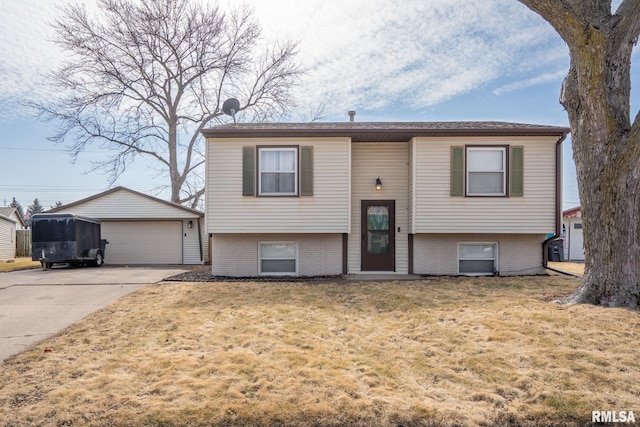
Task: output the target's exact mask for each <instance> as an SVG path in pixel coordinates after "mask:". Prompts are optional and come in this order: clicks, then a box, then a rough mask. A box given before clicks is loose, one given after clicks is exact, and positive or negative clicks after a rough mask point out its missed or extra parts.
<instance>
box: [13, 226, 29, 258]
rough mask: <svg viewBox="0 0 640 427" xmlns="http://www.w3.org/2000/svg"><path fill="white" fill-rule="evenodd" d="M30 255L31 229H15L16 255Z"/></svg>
mask: <svg viewBox="0 0 640 427" xmlns="http://www.w3.org/2000/svg"><path fill="white" fill-rule="evenodd" d="M30 256H31V230H16V257H30Z"/></svg>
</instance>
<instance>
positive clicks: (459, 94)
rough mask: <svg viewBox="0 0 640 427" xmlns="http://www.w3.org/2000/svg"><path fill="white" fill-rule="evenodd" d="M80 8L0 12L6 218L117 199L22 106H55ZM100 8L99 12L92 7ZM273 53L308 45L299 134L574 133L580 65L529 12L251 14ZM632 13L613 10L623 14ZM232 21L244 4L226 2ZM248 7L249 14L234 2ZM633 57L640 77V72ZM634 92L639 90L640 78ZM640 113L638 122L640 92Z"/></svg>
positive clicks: (423, 7) (505, 4) (139, 186)
mask: <svg viewBox="0 0 640 427" xmlns="http://www.w3.org/2000/svg"><path fill="white" fill-rule="evenodd" d="M66 2H67V0H53V1H47V2H43V1H41V0H23V1H21V2H17V1H14V0H0V8H2V10H3V13H2V15H0V28H1V30H0V206H1V205H4V202H5V201H6V203H10V202H11V199H12V198H13V197H16V199H17V200H18V201H19V202H20V203H21V204H22V205H23V206H24V207H25V208H26V207H27V206H28V205H29V204H31V203H32V201H33V199H34V198H36V197H37V198H38V199H39V200H40V202H41V203H42V204H43V205H44V206H45V207H47V208H48V207H49V206H50V205H52V204H54V203H55V202H56V201H62V202H63V203H69V202H72V201H75V200H78V199H81V198H84V197H88V196H90V195H92V194H95V193H98V192H100V191H104V190H106V189H108V188H109V187H108V184H109V182H108V177H107V176H106V175H104V174H102V173H100V172H97V171H94V172H91V161H92V160H94V161H95V160H100V159H101V158H104V156H105V155H108V153H106V152H105V151H103V150H101V149H100V148H99V147H98V146H97V145H96V146H93V147H90V148H88V149H87V151H86V152H84V153H82V154H81V155H80V156H79V158H78V159H77V161H76V162H75V163H72V162H71V161H70V160H71V159H70V157H69V155H68V154H67V153H66V151H65V146H64V145H55V144H53V143H51V142H49V141H48V140H47V136H50V135H52V134H53V133H54V132H55V128H54V127H53V126H52V124H49V123H43V122H41V121H39V120H38V119H37V118H35V117H33V116H32V115H31V114H30V112H29V111H28V110H26V109H25V108H24V107H23V106H22V104H23V103H24V102H25V101H34V100H43V99H47V97H50V96H51V93H50V92H49V89H48V88H47V87H46V85H43V84H42V83H43V82H44V81H45V79H44V76H45V75H46V73H47V72H49V71H50V70H51V69H53V68H55V67H56V66H57V65H58V64H59V63H60V61H61V59H62V58H63V54H62V52H60V51H59V50H58V48H57V47H56V46H55V45H54V44H53V43H51V41H50V40H51V39H52V38H53V33H52V31H51V29H50V28H49V27H48V26H47V25H46V23H47V22H50V21H51V20H52V19H53V18H54V17H55V16H56V15H57V13H58V12H57V9H56V7H55V6H56V5H57V4H61V3H66ZM85 3H86V4H87V6H88V8H89V9H90V10H91V9H95V3H94V0H87V1H86V2H85ZM246 3H247V4H248V5H250V6H252V7H253V8H254V10H255V17H256V18H257V19H258V20H259V21H260V23H261V25H262V27H263V38H264V39H265V40H276V39H292V40H299V41H300V53H299V60H300V62H301V63H302V65H303V66H304V67H305V68H307V69H308V70H309V72H308V73H307V75H306V76H305V78H304V79H303V80H302V82H301V84H300V86H299V87H297V88H296V90H295V101H296V103H297V106H296V108H295V109H294V110H293V111H292V112H291V115H290V117H288V118H287V120H288V121H305V120H308V119H309V118H310V117H311V115H312V112H313V111H314V110H316V109H317V108H318V106H320V105H322V106H323V107H324V114H323V117H324V118H323V120H324V121H346V120H348V116H347V111H348V110H356V111H357V115H356V120H358V121H441V120H455V121H461V120H499V121H514V122H523V123H539V124H547V125H561V126H567V125H568V119H567V116H566V113H565V112H564V110H563V109H562V107H561V106H560V105H559V103H558V97H559V94H560V85H561V83H562V79H563V77H564V75H565V74H566V71H567V69H568V64H569V54H568V50H567V48H566V46H565V45H564V43H563V42H562V40H561V39H560V38H559V36H558V35H557V34H556V33H555V32H554V31H553V29H552V28H551V27H550V26H549V25H548V24H547V23H546V22H545V21H543V20H542V19H541V18H539V17H538V16H537V15H536V14H534V13H533V12H531V11H529V10H528V9H527V8H526V7H524V6H522V5H521V4H520V3H519V2H517V1H516V0H483V1H482V2H460V1H459V0H430V1H424V0H406V1H403V2H398V1H389V0H352V1H349V2H344V1H341V0H306V1H304V2H301V1H299V0H270V1H264V0H263V1H260V0H254V1H247V2H246ZM618 3H619V1H617V2H614V6H615V5H616V4H618ZM219 4H220V5H221V7H223V8H228V7H230V6H229V4H232V3H231V2H229V3H227V2H220V3H219ZM233 5H234V6H237V3H233ZM639 56H640V55H638V49H637V48H636V50H635V51H634V59H633V60H634V64H637V63H638V62H639V61H640V59H638V58H639ZM633 73H634V74H633V77H632V86H634V84H635V83H637V82H640V75H639V72H638V66H634V67H633ZM632 95H633V96H632V112H633V114H635V112H637V111H638V109H639V102H638V89H637V88H634V92H633V94H632ZM167 183H168V179H167V178H166V176H164V175H163V174H162V173H159V172H158V170H157V169H155V168H154V166H153V165H151V164H147V163H146V162H145V161H143V160H140V161H138V162H137V163H136V164H135V165H133V166H132V167H130V168H129V170H128V171H127V172H126V173H124V174H123V175H122V176H121V177H120V179H119V180H118V181H117V182H116V184H115V185H123V186H126V187H130V188H132V189H135V190H138V191H141V192H145V193H149V194H153V195H157V196H159V197H167V194H166V192H163V191H162V190H160V189H159V188H160V187H162V186H163V185H166V184H167ZM563 187H564V195H563V196H564V197H563V198H564V200H563V205H564V207H565V208H569V207H573V206H576V205H578V204H579V199H578V195H577V184H576V182H575V169H574V167H573V161H572V158H571V149H570V141H566V142H565V143H564V182H563Z"/></svg>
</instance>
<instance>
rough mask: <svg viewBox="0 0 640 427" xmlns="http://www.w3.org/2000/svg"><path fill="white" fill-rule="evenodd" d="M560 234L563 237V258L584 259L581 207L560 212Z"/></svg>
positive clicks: (571, 259) (569, 259)
mask: <svg viewBox="0 0 640 427" xmlns="http://www.w3.org/2000/svg"><path fill="white" fill-rule="evenodd" d="M562 236H563V237H564V239H563V240H564V242H563V248H564V259H565V260H567V261H584V238H583V236H582V209H581V207H580V206H578V207H576V208H573V209H568V210H566V211H564V212H562Z"/></svg>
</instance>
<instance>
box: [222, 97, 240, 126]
mask: <svg viewBox="0 0 640 427" xmlns="http://www.w3.org/2000/svg"><path fill="white" fill-rule="evenodd" d="M238 111H240V101H238V100H237V99H235V98H229V99H227V100H226V101H224V103H223V104H222V112H223V113H225V114H226V115H227V116H231V117H233V124H236V113H237V112H238Z"/></svg>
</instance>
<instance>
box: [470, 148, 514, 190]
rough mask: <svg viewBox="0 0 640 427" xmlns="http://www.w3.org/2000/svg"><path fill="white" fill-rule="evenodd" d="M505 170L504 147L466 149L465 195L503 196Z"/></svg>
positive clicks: (505, 156) (505, 183)
mask: <svg viewBox="0 0 640 427" xmlns="http://www.w3.org/2000/svg"><path fill="white" fill-rule="evenodd" d="M506 170H507V148H506V147H467V195H468V196H505V195H506V194H507V192H506V188H507V173H506Z"/></svg>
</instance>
